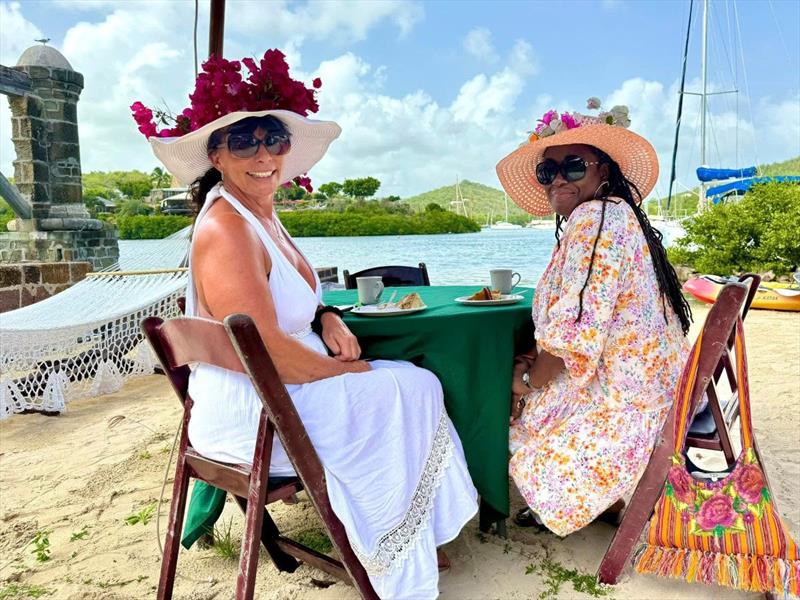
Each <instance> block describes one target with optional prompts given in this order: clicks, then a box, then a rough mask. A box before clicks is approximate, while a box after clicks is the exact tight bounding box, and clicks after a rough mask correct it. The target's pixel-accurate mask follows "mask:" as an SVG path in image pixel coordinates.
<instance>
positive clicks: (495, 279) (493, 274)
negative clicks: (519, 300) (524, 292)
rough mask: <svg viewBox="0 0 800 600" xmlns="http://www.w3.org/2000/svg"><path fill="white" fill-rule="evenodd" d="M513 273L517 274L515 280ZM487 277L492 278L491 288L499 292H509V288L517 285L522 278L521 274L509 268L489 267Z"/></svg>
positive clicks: (511, 288)
mask: <svg viewBox="0 0 800 600" xmlns="http://www.w3.org/2000/svg"><path fill="white" fill-rule="evenodd" d="M515 275H516V276H517V280H516V281H514V276H515ZM489 277H490V278H491V280H492V289H493V290H497V291H498V292H500V293H501V294H510V293H511V290H513V289H514V288H515V287H517V285H518V284H519V282H520V280H521V279H522V275H520V274H519V273H516V272H514V271H512V270H511V269H491V270H490V271H489Z"/></svg>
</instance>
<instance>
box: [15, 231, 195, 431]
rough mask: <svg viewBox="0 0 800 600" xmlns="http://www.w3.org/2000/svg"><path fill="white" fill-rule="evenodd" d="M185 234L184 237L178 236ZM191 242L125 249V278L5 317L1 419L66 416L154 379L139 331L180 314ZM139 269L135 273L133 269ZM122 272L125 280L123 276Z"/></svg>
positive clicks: (102, 277) (86, 286) (87, 284)
mask: <svg viewBox="0 0 800 600" xmlns="http://www.w3.org/2000/svg"><path fill="white" fill-rule="evenodd" d="M179 233H185V232H179ZM187 250H188V239H186V237H182V238H171V239H170V238H168V239H164V240H146V241H137V242H125V241H123V242H120V259H119V263H118V265H117V268H120V267H121V268H123V269H125V270H123V271H119V272H113V271H112V272H104V273H96V274H90V276H88V277H87V278H86V279H84V280H83V281H80V282H79V283H76V284H75V285H73V286H72V287H70V288H68V289H66V290H65V291H63V292H61V293H59V294H56V295H55V296H52V297H50V298H47V299H46V300H42V301H41V302H37V303H36V304H32V305H30V306H26V307H24V308H20V309H18V310H14V311H11V312H7V313H3V314H2V315H0V419H4V418H6V417H8V416H9V415H11V414H12V413H18V412H22V411H24V410H31V409H33V410H40V411H63V410H64V409H65V407H66V403H67V402H70V401H71V400H74V399H76V398H83V397H86V396H98V395H103V394H110V393H112V392H115V391H117V390H119V389H120V388H121V387H122V385H123V383H124V382H125V381H126V380H127V379H129V378H131V377H136V376H139V375H147V374H150V373H152V372H153V365H154V357H153V355H152V352H151V350H150V347H149V345H148V344H147V341H146V340H144V338H143V337H142V334H141V331H140V328H139V325H140V323H141V321H142V319H144V318H145V317H148V316H159V317H161V318H164V319H168V318H171V317H174V316H176V315H177V314H178V313H179V309H178V305H177V298H178V297H179V296H182V295H184V293H185V289H186V282H187V274H186V271H185V269H180V268H179V267H180V266H181V265H183V263H184V262H185V257H186V253H187ZM134 269H136V270H140V273H138V274H130V273H129V271H131V270H134ZM117 273H119V274H117Z"/></svg>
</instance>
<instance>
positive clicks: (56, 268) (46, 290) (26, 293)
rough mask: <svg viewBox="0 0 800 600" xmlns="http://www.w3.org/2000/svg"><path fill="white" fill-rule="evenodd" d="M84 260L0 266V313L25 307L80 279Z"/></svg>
mask: <svg viewBox="0 0 800 600" xmlns="http://www.w3.org/2000/svg"><path fill="white" fill-rule="evenodd" d="M91 270H92V265H91V264H89V263H88V262H74V261H72V262H59V263H43V262H28V263H17V264H8V265H0V313H3V312H6V311H9V310H15V309H17V308H22V307H23V306H28V305H29V304H33V303H34V302H38V301H39V300H44V299H45V298H49V297H50V296H52V295H54V294H57V293H58V292H61V291H63V290H65V289H67V288H68V287H70V286H71V285H72V284H74V283H77V282H79V281H81V280H82V279H83V278H84V277H86V274H87V273H89V272H90V271H91Z"/></svg>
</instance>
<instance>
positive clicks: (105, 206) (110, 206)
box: [95, 196, 117, 213]
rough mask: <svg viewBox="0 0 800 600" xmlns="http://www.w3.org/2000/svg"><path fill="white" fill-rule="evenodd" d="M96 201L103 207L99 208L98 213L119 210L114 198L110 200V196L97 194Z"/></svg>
mask: <svg viewBox="0 0 800 600" xmlns="http://www.w3.org/2000/svg"><path fill="white" fill-rule="evenodd" d="M95 201H96V202H98V203H99V204H100V205H101V206H102V208H101V209H99V210H98V211H97V212H98V213H114V212H117V203H116V202H114V201H113V200H109V199H108V198H103V197H102V196H97V197H96V198H95Z"/></svg>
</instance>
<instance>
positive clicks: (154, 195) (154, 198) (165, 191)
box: [147, 187, 189, 206]
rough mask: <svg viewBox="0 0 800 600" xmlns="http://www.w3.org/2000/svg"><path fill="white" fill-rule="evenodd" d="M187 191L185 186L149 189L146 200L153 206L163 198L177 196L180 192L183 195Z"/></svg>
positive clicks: (158, 203)
mask: <svg viewBox="0 0 800 600" xmlns="http://www.w3.org/2000/svg"><path fill="white" fill-rule="evenodd" d="M188 191H189V189H188V188H185V187H168V188H154V189H152V190H150V196H149V198H148V199H147V201H148V203H150V204H152V205H153V206H160V205H161V201H162V200H164V198H169V197H170V196H178V195H181V194H182V195H183V196H184V197H185V196H186V194H187V193H188Z"/></svg>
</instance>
